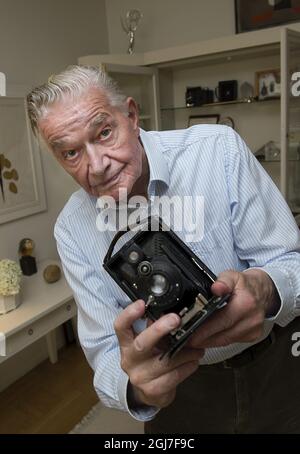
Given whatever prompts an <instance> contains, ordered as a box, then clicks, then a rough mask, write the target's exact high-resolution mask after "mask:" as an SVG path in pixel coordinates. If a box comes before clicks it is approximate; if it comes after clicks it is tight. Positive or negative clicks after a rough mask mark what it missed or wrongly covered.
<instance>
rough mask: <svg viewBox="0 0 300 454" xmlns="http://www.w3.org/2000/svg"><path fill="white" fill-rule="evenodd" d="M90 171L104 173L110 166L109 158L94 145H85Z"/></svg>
mask: <svg viewBox="0 0 300 454" xmlns="http://www.w3.org/2000/svg"><path fill="white" fill-rule="evenodd" d="M87 155H88V160H89V167H90V173H91V174H93V175H104V174H105V172H106V171H107V170H108V167H109V166H110V159H109V158H108V157H107V156H106V154H105V153H103V152H101V150H99V149H98V147H97V146H95V145H89V146H88V147H87Z"/></svg>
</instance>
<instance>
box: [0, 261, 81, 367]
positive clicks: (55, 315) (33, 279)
mask: <svg viewBox="0 0 300 454" xmlns="http://www.w3.org/2000/svg"><path fill="white" fill-rule="evenodd" d="M50 264H57V265H59V266H60V269H61V271H62V276H61V278H60V280H59V281H57V282H55V283H53V284H48V283H47V282H45V280H44V278H43V271H44V269H45V268H46V266H47V265H50ZM37 267H38V272H37V273H36V274H33V275H32V276H23V277H22V287H21V305H20V306H19V307H17V309H15V310H13V311H11V312H8V313H7V314H3V315H0V363H2V362H3V361H5V360H6V359H7V358H9V357H11V356H13V355H15V354H16V353H18V352H19V351H21V350H23V349H24V348H25V347H27V346H28V345H30V344H32V343H33V342H35V341H36V340H38V339H40V338H41V337H43V336H45V337H46V341H47V348H48V353H49V359H50V361H51V363H56V362H57V346H56V336H55V329H56V328H57V327H58V326H60V325H62V324H63V323H65V322H66V321H67V320H70V319H71V320H72V323H73V326H74V332H75V335H76V334H77V331H76V328H75V325H76V314H77V310H76V304H75V301H74V299H73V295H72V291H71V289H70V287H69V286H68V284H67V282H66V279H65V277H64V274H63V270H62V266H61V264H60V262H59V261H57V260H45V261H43V262H40V263H38V264H37Z"/></svg>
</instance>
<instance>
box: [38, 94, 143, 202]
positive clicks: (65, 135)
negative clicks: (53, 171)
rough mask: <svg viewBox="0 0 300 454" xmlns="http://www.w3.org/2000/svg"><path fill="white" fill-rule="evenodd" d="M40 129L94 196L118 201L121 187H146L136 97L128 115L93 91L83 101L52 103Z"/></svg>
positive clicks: (66, 166) (130, 189)
mask: <svg viewBox="0 0 300 454" xmlns="http://www.w3.org/2000/svg"><path fill="white" fill-rule="evenodd" d="M39 128H40V131H41V134H42V136H43V137H44V139H45V140H46V143H47V144H48V145H49V147H50V149H51V150H52V151H53V153H54V155H55V157H56V159H57V160H58V162H59V163H60V164H61V165H62V166H63V168H64V169H65V170H66V171H67V172H68V173H69V174H70V175H71V176H72V177H73V178H74V179H75V180H76V181H77V182H78V183H79V184H80V186H82V187H83V188H84V189H85V190H86V191H87V192H88V193H89V194H91V195H94V196H97V197H100V196H103V195H109V196H112V197H113V198H114V199H115V200H118V196H119V192H118V191H119V188H126V189H127V193H128V194H130V193H131V192H137V193H142V192H143V190H144V189H145V187H146V184H147V177H148V175H147V170H145V168H146V167H147V166H146V165H145V159H146V158H145V153H144V150H143V148H142V145H141V143H140V141H139V128H138V114H137V108H136V104H135V102H134V101H133V99H132V98H128V99H127V101H126V105H125V111H124V112H123V111H121V110H120V109H119V108H117V107H112V106H111V105H110V103H109V101H108V99H107V97H106V96H105V94H104V93H103V92H102V91H101V90H99V89H97V88H90V89H89V90H88V91H86V92H85V93H84V94H83V95H81V96H80V97H78V99H75V100H74V99H69V98H66V99H64V100H62V101H59V102H56V103H54V104H53V105H51V106H50V107H49V108H48V109H47V113H46V115H45V116H44V117H43V118H42V119H41V120H40V122H39Z"/></svg>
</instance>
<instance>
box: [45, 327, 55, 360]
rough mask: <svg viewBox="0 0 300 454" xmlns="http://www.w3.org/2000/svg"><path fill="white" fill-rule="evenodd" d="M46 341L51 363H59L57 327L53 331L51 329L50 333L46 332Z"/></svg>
mask: <svg viewBox="0 0 300 454" xmlns="http://www.w3.org/2000/svg"><path fill="white" fill-rule="evenodd" d="M46 341H47V349H48V355H49V360H50V363H52V364H55V363H57V345H56V331H55V329H54V330H53V331H50V333H48V334H46Z"/></svg>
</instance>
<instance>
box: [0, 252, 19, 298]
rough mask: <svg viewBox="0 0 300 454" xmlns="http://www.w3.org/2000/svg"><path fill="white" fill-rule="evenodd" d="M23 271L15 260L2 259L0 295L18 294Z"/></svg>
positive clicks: (0, 263) (0, 266)
mask: <svg viewBox="0 0 300 454" xmlns="http://www.w3.org/2000/svg"><path fill="white" fill-rule="evenodd" d="M21 276H22V271H21V268H20V266H19V264H18V263H17V262H14V261H13V260H8V259H4V260H0V295H3V296H10V295H16V294H17V293H19V291H20V282H21Z"/></svg>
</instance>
